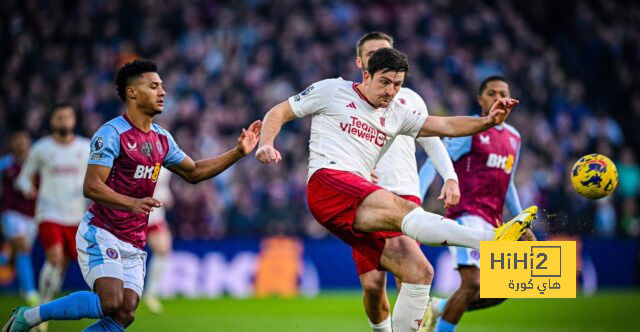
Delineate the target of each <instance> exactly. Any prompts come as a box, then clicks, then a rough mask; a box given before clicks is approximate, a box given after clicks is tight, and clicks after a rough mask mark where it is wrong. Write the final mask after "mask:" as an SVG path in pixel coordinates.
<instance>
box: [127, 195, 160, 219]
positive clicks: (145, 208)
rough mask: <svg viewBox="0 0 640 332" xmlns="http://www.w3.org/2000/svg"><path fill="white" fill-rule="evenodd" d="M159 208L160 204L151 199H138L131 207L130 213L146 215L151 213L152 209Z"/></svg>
mask: <svg viewBox="0 0 640 332" xmlns="http://www.w3.org/2000/svg"><path fill="white" fill-rule="evenodd" d="M161 206H162V203H161V202H160V201H159V200H157V199H155V198H153V197H145V198H138V199H135V200H134V202H133V206H131V211H132V212H135V213H138V214H145V215H148V214H149V213H151V211H152V210H153V208H159V207H161Z"/></svg>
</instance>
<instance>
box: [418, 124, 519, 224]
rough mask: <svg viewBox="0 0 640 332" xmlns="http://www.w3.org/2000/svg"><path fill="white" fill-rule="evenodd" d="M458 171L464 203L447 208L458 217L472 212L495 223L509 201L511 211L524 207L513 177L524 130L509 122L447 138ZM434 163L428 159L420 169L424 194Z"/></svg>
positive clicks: (517, 210) (445, 140)
mask: <svg viewBox="0 0 640 332" xmlns="http://www.w3.org/2000/svg"><path fill="white" fill-rule="evenodd" d="M443 142H444V144H445V147H446V148H447V151H448V152H449V156H450V157H451V159H452V160H453V166H454V168H455V170H456V173H457V174H458V178H459V185H460V203H459V204H458V205H456V206H454V207H452V208H450V209H448V210H447V212H446V217H447V218H451V219H457V218H459V217H460V216H462V215H465V214H471V215H477V216H480V217H482V218H483V219H484V220H486V221H487V222H488V223H490V224H492V225H493V226H498V225H500V224H501V223H502V210H503V207H504V206H505V204H506V207H507V209H508V210H509V213H511V214H512V215H514V216H515V215H517V214H518V213H520V211H521V210H522V208H521V206H520V200H519V198H518V193H517V191H516V187H515V184H514V181H513V174H514V173H515V169H516V166H517V164H518V157H519V152H520V134H519V133H518V131H517V130H516V129H515V128H513V127H512V126H510V125H508V124H506V123H505V124H503V125H501V126H496V127H493V128H490V129H488V130H485V131H483V132H481V133H478V134H475V135H472V136H465V137H457V138H448V139H444V140H443ZM435 174H436V171H435V169H434V167H433V165H432V164H431V163H430V162H429V161H427V163H425V164H424V165H423V166H422V168H421V169H420V172H419V176H420V193H421V195H422V196H421V197H424V195H425V194H426V192H427V189H428V188H429V185H430V184H431V182H432V181H433V178H434V177H435Z"/></svg>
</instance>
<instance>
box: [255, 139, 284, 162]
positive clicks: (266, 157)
mask: <svg viewBox="0 0 640 332" xmlns="http://www.w3.org/2000/svg"><path fill="white" fill-rule="evenodd" d="M256 159H258V161H259V162H261V163H263V164H269V163H278V162H279V161H280V160H282V156H280V152H278V150H276V148H274V147H273V145H269V144H265V145H263V146H261V147H259V148H258V150H257V151H256Z"/></svg>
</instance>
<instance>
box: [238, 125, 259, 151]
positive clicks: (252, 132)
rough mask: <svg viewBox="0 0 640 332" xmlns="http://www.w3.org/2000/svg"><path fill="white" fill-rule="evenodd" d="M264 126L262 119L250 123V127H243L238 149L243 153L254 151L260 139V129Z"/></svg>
mask: <svg viewBox="0 0 640 332" xmlns="http://www.w3.org/2000/svg"><path fill="white" fill-rule="evenodd" d="M261 128H262V121H260V120H256V121H253V123H252V124H250V125H249V128H247V129H244V128H242V134H240V137H238V143H237V145H236V149H238V151H240V153H242V154H243V155H247V154H249V152H251V151H253V149H254V148H255V147H256V144H258V141H259V140H260V129H261Z"/></svg>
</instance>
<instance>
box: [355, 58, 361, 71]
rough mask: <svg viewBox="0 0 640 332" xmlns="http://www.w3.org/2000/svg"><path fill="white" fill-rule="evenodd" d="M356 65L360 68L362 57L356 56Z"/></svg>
mask: <svg viewBox="0 0 640 332" xmlns="http://www.w3.org/2000/svg"><path fill="white" fill-rule="evenodd" d="M356 67H358V69H360V70H362V58H361V57H359V56H358V57H356Z"/></svg>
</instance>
